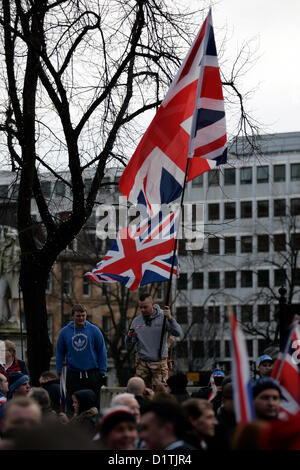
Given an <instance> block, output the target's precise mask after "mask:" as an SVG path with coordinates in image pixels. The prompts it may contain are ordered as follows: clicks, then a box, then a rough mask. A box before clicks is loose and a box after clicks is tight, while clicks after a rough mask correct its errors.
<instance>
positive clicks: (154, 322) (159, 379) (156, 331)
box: [126, 294, 183, 389]
mask: <svg viewBox="0 0 300 470" xmlns="http://www.w3.org/2000/svg"><path fill="white" fill-rule="evenodd" d="M139 308H140V311H141V315H138V316H137V317H135V318H134V319H133V321H132V323H131V325H130V329H129V331H128V334H127V338H126V345H127V347H128V348H130V347H131V346H133V345H134V344H136V370H135V373H136V376H138V377H141V378H142V379H143V380H144V381H145V384H146V386H147V387H150V388H153V389H154V388H155V387H156V385H158V384H159V383H165V384H166V381H167V378H168V363H167V355H168V348H167V334H168V333H169V334H171V335H173V336H178V337H180V338H182V336H183V333H182V329H181V326H180V325H179V324H178V323H177V321H176V320H175V318H173V317H172V315H171V311H170V308H169V307H167V306H166V307H164V310H161V308H160V307H159V305H156V304H154V303H153V300H152V297H151V296H150V295H149V294H142V295H141V296H140V300H139ZM164 316H165V317H166V330H165V331H166V332H165V335H164V338H163V344H162V351H161V356H160V354H159V349H160V337H161V332H162V326H163V319H164Z"/></svg>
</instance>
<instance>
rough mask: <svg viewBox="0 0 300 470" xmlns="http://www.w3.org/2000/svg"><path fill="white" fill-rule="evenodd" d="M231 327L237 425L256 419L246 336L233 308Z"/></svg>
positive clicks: (230, 310)
mask: <svg viewBox="0 0 300 470" xmlns="http://www.w3.org/2000/svg"><path fill="white" fill-rule="evenodd" d="M228 311H229V321H230V325H231V342H230V348H231V361H232V362H231V364H232V366H231V367H232V382H233V388H234V396H233V398H234V410H235V417H236V422H237V423H246V422H248V421H252V420H253V419H254V407H253V393H252V385H251V377H250V367H249V360H248V353H247V346H246V341H245V337H244V334H243V332H242V330H241V329H240V328H239V326H238V323H237V320H236V317H235V315H234V313H233V311H232V308H230V306H228Z"/></svg>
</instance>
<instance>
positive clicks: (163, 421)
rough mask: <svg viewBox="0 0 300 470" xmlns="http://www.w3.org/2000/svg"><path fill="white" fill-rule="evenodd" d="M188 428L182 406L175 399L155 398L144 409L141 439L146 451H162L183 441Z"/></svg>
mask: <svg viewBox="0 0 300 470" xmlns="http://www.w3.org/2000/svg"><path fill="white" fill-rule="evenodd" d="M170 397H171V396H170ZM186 428H187V422H186V419H185V416H184V413H183V410H182V408H181V406H180V405H179V404H178V403H177V401H176V399H175V398H174V397H173V398H169V395H167V396H164V397H160V398H154V399H153V400H152V401H149V403H148V404H147V405H146V406H145V407H144V409H143V413H142V416H141V422H140V432H139V437H140V439H141V440H142V441H144V442H145V444H146V448H145V449H146V450H162V449H165V448H166V447H167V446H169V445H170V444H172V443H173V442H176V441H178V440H181V439H182V438H183V437H184V433H185V431H186Z"/></svg>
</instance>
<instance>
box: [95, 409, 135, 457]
mask: <svg viewBox="0 0 300 470" xmlns="http://www.w3.org/2000/svg"><path fill="white" fill-rule="evenodd" d="M99 432H100V440H98V441H95V442H96V444H97V447H98V449H101V450H134V449H135V442H136V439H137V437H138V433H137V427H136V420H135V416H134V415H133V413H132V412H131V411H130V410H129V408H127V407H125V406H123V407H121V406H118V407H115V408H114V407H112V408H108V409H106V410H105V411H104V412H103V417H102V418H101V421H100V423H99Z"/></svg>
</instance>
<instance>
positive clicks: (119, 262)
mask: <svg viewBox="0 0 300 470" xmlns="http://www.w3.org/2000/svg"><path fill="white" fill-rule="evenodd" d="M178 220H179V210H178V209H177V210H175V211H170V212H169V213H168V214H167V215H163V214H162V212H159V213H158V214H156V215H155V216H154V217H152V218H147V219H143V220H142V222H141V223H140V224H138V225H132V226H131V225H130V226H129V227H126V228H124V229H121V230H120V231H119V232H118V235H117V238H116V240H114V242H113V243H112V245H111V247H110V249H109V251H108V252H107V254H106V255H105V256H104V258H103V260H102V261H100V262H99V263H98V264H97V266H96V268H95V269H93V270H92V271H91V272H88V273H85V276H89V278H90V279H91V280H92V281H95V282H120V283H121V284H123V285H124V286H126V287H128V288H129V289H131V290H135V289H137V288H138V287H140V286H143V285H145V284H149V283H153V282H162V281H168V280H169V278H170V273H171V269H172V261H173V253H174V248H175V241H176V234H177V230H178ZM177 271H178V268H177V253H175V258H174V264H173V273H174V274H176V275H177Z"/></svg>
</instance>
